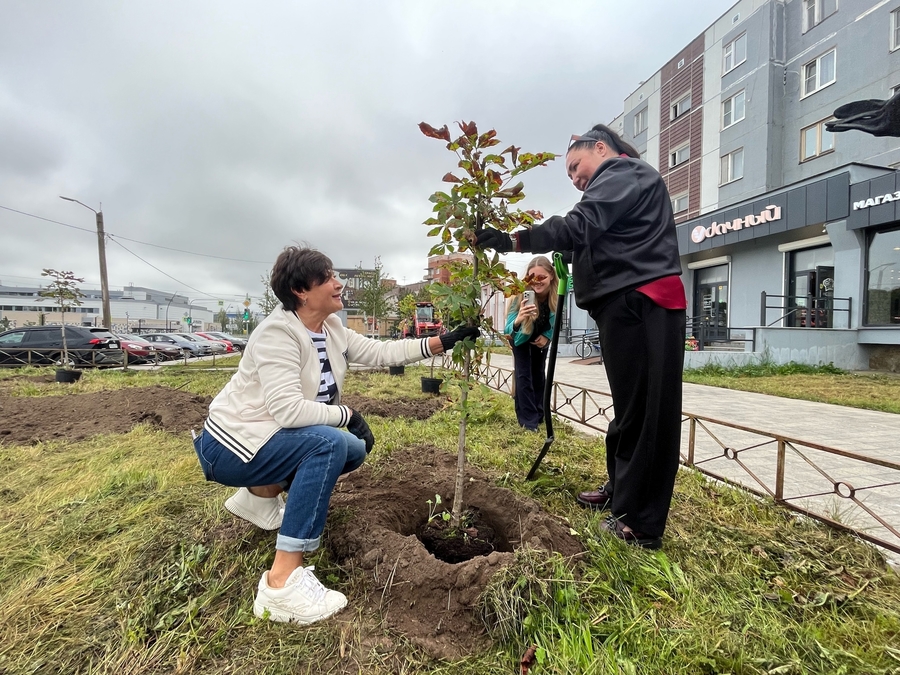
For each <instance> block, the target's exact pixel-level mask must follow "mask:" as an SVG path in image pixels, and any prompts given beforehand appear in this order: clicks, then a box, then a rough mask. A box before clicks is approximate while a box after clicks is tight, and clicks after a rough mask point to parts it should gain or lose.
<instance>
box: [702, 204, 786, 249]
mask: <svg viewBox="0 0 900 675" xmlns="http://www.w3.org/2000/svg"><path fill="white" fill-rule="evenodd" d="M776 220H781V207H780V206H774V205H772V206H767V207H766V208H765V209H764V210H763V211H761V212H760V213H759V215H753V214H752V213H751V214H750V215H748V216H744V217H743V218H735V219H734V220H731V221H727V222H724V223H717V222H713V223H712V225H710V226H709V227H703V226H702V225H698V226H697V227H695V228H694V229H693V230H691V241H693V242H694V243H695V244H699V243H700V242H701V241H703V240H704V239H709V238H710V237H715V236H718V235H720V234H726V233H728V232H736V231H737V230H742V229H744V228H745V227H753V226H754V225H762V224H763V223H772V222H774V221H776Z"/></svg>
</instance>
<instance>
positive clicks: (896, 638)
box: [0, 368, 900, 675]
mask: <svg viewBox="0 0 900 675" xmlns="http://www.w3.org/2000/svg"><path fill="white" fill-rule="evenodd" d="M0 372H2V371H0ZM426 373H427V369H426V368H407V372H406V375H405V376H403V377H392V376H389V375H387V374H380V373H374V374H373V373H353V374H351V376H350V377H349V379H348V382H347V387H346V389H347V391H348V392H352V393H359V394H364V395H367V396H373V397H378V398H397V397H406V396H418V395H421V394H419V393H418V389H419V376H420V375H423V374H426ZM223 378H225V379H227V373H226V374H223V373H219V372H204V371H196V370H193V369H191V370H190V371H181V372H168V371H164V372H147V373H125V374H123V373H115V372H91V373H86V375H85V378H83V379H84V380H86V381H85V382H80V383H78V384H77V385H75V386H76V387H84V389H82V390H81V391H92V390H97V389H103V388H116V387H124V386H146V385H148V384H160V385H162V386H182V387H184V388H188V387H189V388H190V390H191V391H196V392H197V393H207V394H209V393H214V391H215V390H217V388H219V387H221V385H222V383H223V381H224V379H223ZM2 380H3V381H2V382H0V385H3V391H8V390H9V389H10V388H12V389H15V390H16V391H17V392H18V395H46V394H47V393H48V392H47V391H44V390H41V388H40V387H38V388H36V389H35V390H34V391H31V392H26V391H24V390H22V389H19V387H20V385H18V384H16V380H11V379H10V378H9V377H8V376H7V377H5V378H2ZM47 389H53V387H52V386H48V387H47ZM67 391H70V392H72V393H74V392H76V391H79V390H77V389H74V388H72V389H67ZM475 398H476V399H477V401H478V406H477V408H476V411H475V414H474V417H473V419H472V421H471V423H470V427H469V439H470V442H469V458H470V461H472V462H473V463H475V464H477V465H479V466H480V467H482V468H484V469H485V470H486V471H488V472H489V474H490V475H492V476H493V477H494V479H495V481H496V483H497V484H498V485H503V486H506V487H509V488H511V489H513V490H516V491H518V492H521V493H523V494H527V495H530V496H532V497H534V498H535V499H537V500H539V501H540V502H541V504H542V505H543V506H544V508H546V509H547V510H549V511H551V512H553V513H555V514H558V515H559V516H561V517H564V518H567V519H568V520H569V523H570V525H571V527H572V528H573V529H574V530H575V531H576V532H578V533H579V535H580V537H581V539H582V541H583V542H584V544H585V547H586V551H585V553H584V554H582V555H581V556H580V557H579V558H578V559H577V560H575V561H564V560H562V559H561V558H560V557H559V556H555V555H551V554H546V553H538V552H534V551H529V550H523V551H519V552H518V553H517V555H516V559H515V562H514V563H513V565H511V566H510V567H509V568H507V569H506V570H505V571H504V572H503V573H502V574H500V575H498V576H497V577H495V579H494V580H493V583H492V584H491V586H490V587H489V589H488V591H487V592H486V593H485V594H484V596H483V598H482V601H481V612H482V614H483V618H484V621H485V623H486V625H487V626H488V627H489V629H490V635H491V637H492V638H493V641H492V646H491V647H490V648H489V649H488V650H487V652H485V653H483V654H474V655H472V656H470V657H468V658H466V659H463V660H462V661H460V662H456V663H441V662H434V661H432V660H430V659H428V658H427V657H426V656H424V655H423V654H422V653H421V652H420V651H418V650H416V649H414V648H413V647H411V646H410V645H409V644H408V643H406V642H405V641H404V640H403V638H402V636H398V635H393V634H389V633H387V632H385V630H384V629H383V627H382V626H381V625H380V624H379V622H378V617H376V616H368V615H365V614H363V613H362V612H360V611H359V610H358V609H354V606H355V603H354V595H355V594H357V597H358V586H359V581H358V579H357V578H356V577H355V573H354V572H353V570H349V569H340V568H338V567H337V566H336V565H335V564H334V562H333V561H331V560H328V558H327V555H326V554H325V553H319V554H317V555H316V556H314V557H313V558H312V559H311V560H310V562H311V563H313V564H315V565H316V568H317V573H320V574H322V575H323V578H325V579H327V583H329V584H331V585H332V586H333V587H335V588H338V589H340V590H343V591H345V592H347V593H348V595H349V597H350V607H349V608H348V609H347V610H345V618H346V619H349V620H347V621H335V622H325V623H324V624H321V625H317V626H313V627H310V628H298V627H294V626H285V625H276V624H270V623H268V622H264V621H259V620H256V619H255V618H254V617H253V616H252V611H251V606H252V597H253V592H254V590H255V586H256V583H257V581H258V578H259V574H260V573H261V571H262V570H263V569H265V568H266V567H267V565H268V564H269V563H270V562H271V556H272V542H273V540H274V536H273V535H272V534H271V533H264V532H255V531H249V530H246V529H245V528H235V527H233V523H234V521H233V519H232V517H231V516H230V515H229V514H227V513H226V512H225V511H224V510H223V509H222V507H221V504H222V501H223V499H224V498H225V497H226V496H227V495H228V494H229V493H230V490H228V489H227V488H223V487H219V486H216V485H214V484H210V483H206V482H204V481H203V479H202V476H201V474H200V471H199V468H198V466H197V461H196V457H195V456H194V453H193V450H192V448H191V446H190V443H189V439H188V438H187V436H186V435H185V434H181V435H173V434H168V433H165V432H161V431H156V430H153V429H150V428H148V427H137V428H135V429H134V430H133V431H131V432H130V433H128V434H124V435H115V436H102V437H95V438H93V439H90V440H88V441H82V442H78V443H67V442H53V443H46V444H39V445H34V446H13V447H3V446H0V551H3V555H2V556H0V589H2V590H0V673H4V674H5V673H10V674H13V673H15V674H18V673H23V674H24V673H42V674H43V673H50V674H53V673H129V674H143V673H204V674H206V673H211V674H219V673H221V674H223V675H224V674H225V673H267V674H269V673H273V674H279V673H285V674H286V673H329V672H340V673H359V672H365V673H373V674H377V675H380V674H382V673H383V674H387V673H405V674H412V673H442V674H444V673H446V674H447V675H450V674H453V675H456V674H469V675H482V674H483V675H488V674H491V675H492V674H494V673H503V672H509V673H512V672H518V661H519V659H520V657H521V655H522V654H523V653H524V651H525V649H526V648H527V647H528V646H530V645H536V646H537V647H538V659H539V663H538V665H536V666H535V667H534V668H533V669H532V671H531V672H532V673H533V675H541V674H543V673H560V674H561V673H571V674H576V673H577V674H586V673H641V674H666V675H668V674H673V673H684V674H691V675H694V674H696V673H710V674H712V673H735V674H737V673H747V674H749V673H752V674H762V673H773V674H774V673H797V674H799V673H822V674H825V673H829V674H832V673H846V674H850V673H900V647H898V645H900V579H898V577H897V575H896V574H895V573H893V572H891V571H890V570H888V569H885V567H884V565H883V563H882V562H881V559H880V558H879V556H878V554H877V553H876V552H875V551H874V550H873V549H872V548H870V547H868V546H865V545H863V544H861V543H860V542H858V541H856V540H854V539H853V538H851V537H849V536H846V535H843V534H840V533H837V532H835V531H833V530H830V529H828V528H826V527H824V526H820V525H818V524H816V523H814V522H812V521H809V520H806V519H799V518H796V517H794V516H792V515H790V514H789V513H788V512H786V511H784V510H782V509H779V508H777V507H775V506H774V505H772V504H771V503H769V502H766V501H761V500H758V499H756V498H754V497H752V496H750V495H748V494H745V493H743V492H741V491H738V490H734V489H731V488H728V487H725V486H722V485H718V484H714V483H711V482H709V481H707V480H706V479H704V478H703V477H702V476H700V475H698V474H695V473H692V472H689V471H686V470H683V471H681V472H679V478H678V485H677V488H676V494H675V499H674V502H673V506H672V513H671V516H670V520H669V527H668V530H667V536H666V540H665V549H664V551H662V552H647V551H641V550H636V549H633V548H629V547H627V546H625V545H623V544H620V543H619V542H617V541H613V540H611V539H608V538H606V537H602V536H599V535H597V534H595V533H596V531H597V527H598V525H599V522H600V517H599V516H598V515H595V514H592V513H590V512H587V511H583V510H581V509H578V508H576V507H575V506H574V505H573V500H572V498H571V497H572V494H573V493H574V492H575V491H577V490H580V489H584V488H585V487H586V486H590V485H596V484H597V483H598V482H599V481H600V480H601V479H602V477H603V465H604V461H603V453H602V443H600V442H599V441H598V440H597V439H595V438H588V437H584V436H581V435H578V434H575V433H573V432H571V431H569V430H568V429H567V428H566V427H565V426H564V425H562V424H560V425H557V432H558V433H557V438H556V441H555V443H554V445H553V447H552V448H551V450H550V452H549V454H548V456H547V458H546V460H545V462H544V465H543V469H544V471H543V474H542V476H541V477H540V479H539V480H537V481H534V482H530V483H525V482H524V481H523V476H524V475H525V473H526V472H527V470H528V468H529V466H530V464H531V462H532V461H533V459H534V456H535V455H536V453H537V451H538V450H539V449H540V446H541V445H542V443H543V438H542V437H540V435H538V434H533V433H529V432H525V431H523V430H521V429H519V428H518V426H517V425H516V422H515V416H514V413H513V410H512V404H511V402H510V400H509V399H508V397H505V396H501V395H498V394H495V393H493V392H489V391H485V390H483V389H481V388H479V389H478V390H477V391H476V393H475ZM368 421H369V422H370V424H371V426H372V428H373V431H374V433H375V436H376V438H377V439H378V444H377V446H376V448H375V450H374V451H373V453H372V455H371V456H370V458H369V461H370V462H371V463H373V464H374V465H375V466H376V467H377V465H378V464H379V463H380V462H383V461H384V460H385V458H387V457H388V456H389V455H390V454H391V453H392V452H394V451H395V450H397V449H399V448H403V447H407V446H409V445H412V444H418V443H420V442H421V441H422V438H423V436H427V438H428V440H429V442H430V443H433V444H434V445H436V446H438V447H439V448H442V449H445V450H446V451H447V452H455V448H456V440H457V439H456V434H457V423H456V418H455V416H454V413H453V412H452V411H451V410H448V411H444V412H441V413H439V414H438V415H436V416H434V417H433V418H432V419H431V420H429V421H427V422H417V421H411V420H403V419H397V420H384V419H380V418H377V417H372V418H371V419H369V420H368ZM422 506H423V509H427V505H425V504H423V505H422ZM326 536H327V532H326ZM357 606H358V605H357Z"/></svg>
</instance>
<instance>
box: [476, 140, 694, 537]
mask: <svg viewBox="0 0 900 675" xmlns="http://www.w3.org/2000/svg"><path fill="white" fill-rule="evenodd" d="M566 172H567V174H568V176H569V179H570V180H571V181H572V183H573V184H574V185H575V188H576V189H578V190H579V191H580V192H582V193H583V195H582V198H581V201H580V202H579V203H578V204H576V205H575V207H574V208H573V209H572V210H571V211H570V212H569V213H568V214H566V215H565V216H552V217H550V218H548V219H547V220H545V221H544V222H543V223H542V224H540V225H536V226H534V227H533V228H531V229H525V230H518V231H516V232H514V233H512V234H507V233H505V232H501V231H500V230H495V229H485V230H484V231H482V232H480V233H479V234H478V235H477V237H475V239H474V243H475V245H476V246H478V247H479V248H490V249H493V250H496V251H499V252H507V251H534V252H543V251H550V250H557V251H572V255H573V261H572V277H573V282H574V286H575V303H576V304H577V305H578V306H579V307H582V308H584V309H586V310H587V311H588V313H589V314H590V315H591V318H593V319H594V321H596V323H597V328H598V330H599V339H600V345H601V348H602V350H603V356H604V360H605V367H606V373H607V376H608V378H609V386H610V389H611V393H612V397H613V407H614V409H615V418H614V419H613V421H612V422H611V423H610V425H609V429H608V431H607V435H606V467H607V472H608V474H609V480H608V481H607V483H606V484H605V485H603V486H601V487H599V488H597V489H596V490H590V491H587V492H582V493H581V494H579V495H578V498H577V499H578V502H579V503H580V504H581V505H583V506H586V507H589V508H593V509H597V510H601V511H602V510H609V511H610V512H611V516H610V517H608V518H607V519H606V521H605V522H604V523H603V525H602V526H601V527H602V529H603V530H604V531H605V532H607V533H609V534H611V535H613V536H615V537H618V538H619V539H622V540H623V541H625V542H627V543H629V544H634V545H637V546H642V547H646V548H659V547H660V546H661V545H662V535H663V532H664V530H665V525H666V519H667V518H668V514H669V506H670V503H671V500H672V493H673V490H674V486H675V474H676V472H677V470H678V463H679V449H680V444H681V374H682V368H683V364H684V334H685V323H686V316H685V309H686V308H687V301H686V299H685V294H684V286H683V285H682V282H681V262H680V259H679V256H678V242H677V240H676V237H675V220H674V217H673V214H672V202H671V199H670V197H669V193H668V191H667V189H666V185H665V183H664V181H663V179H662V177H661V176H660V175H659V173H658V172H657V171H656V170H655V169H654V168H653V167H651V166H650V165H649V164H647V163H646V162H643V161H641V160H640V158H639V153H638V152H637V151H636V150H635V149H634V148H633V147H632V146H631V145H629V144H628V143H626V142H625V141H624V140H622V139H621V138H620V137H619V136H618V134H616V133H615V132H614V131H613V130H612V129H610V128H609V127H607V126H605V125H602V124H598V125H595V126H594V127H593V128H592V129H590V130H589V131H588V132H586V133H584V134H581V135H579V136H572V138H571V140H570V143H569V148H568V151H567V153H566Z"/></svg>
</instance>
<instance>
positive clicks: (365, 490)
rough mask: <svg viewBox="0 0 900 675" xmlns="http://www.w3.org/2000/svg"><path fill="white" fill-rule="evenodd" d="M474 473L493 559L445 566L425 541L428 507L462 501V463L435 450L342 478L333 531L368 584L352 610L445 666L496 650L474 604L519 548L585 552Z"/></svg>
mask: <svg viewBox="0 0 900 675" xmlns="http://www.w3.org/2000/svg"><path fill="white" fill-rule="evenodd" d="M467 476H468V478H469V480H468V482H467V484H466V492H465V501H466V504H467V505H469V506H474V507H477V508H478V509H479V510H480V511H481V513H482V515H483V516H484V517H485V518H486V520H488V521H489V522H490V524H491V525H492V527H493V528H494V529H495V530H496V533H497V549H498V550H496V551H495V552H493V553H491V554H489V555H487V556H480V557H477V558H474V559H472V560H468V561H465V562H461V563H456V564H450V563H445V562H442V561H440V560H438V559H437V558H435V557H434V556H433V555H431V554H430V553H429V552H428V551H427V550H426V549H425V547H424V545H423V544H422V543H421V542H420V541H419V539H418V538H417V537H416V534H415V533H416V531H417V530H418V528H419V527H420V526H421V525H422V524H423V523H425V521H426V520H427V519H428V515H429V505H428V504H427V501H428V500H432V501H434V496H435V494H439V495H441V499H442V502H443V503H442V504H441V505H440V506H439V507H438V511H439V512H440V510H442V509H443V508H444V507H446V508H447V509H448V510H449V508H450V506H451V504H452V501H453V492H454V483H455V477H456V457H455V456H451V455H450V454H448V453H446V452H443V451H441V450H438V449H435V448H432V447H428V446H420V447H416V448H411V449H407V450H403V451H400V452H397V453H395V454H394V455H392V456H391V457H390V458H389V459H388V460H386V462H385V463H382V464H379V465H378V466H377V467H376V468H374V469H373V468H372V467H371V466H369V465H364V466H363V467H362V468H360V469H359V470H357V471H355V472H354V473H352V474H350V475H348V476H346V477H345V478H343V479H342V480H340V481H338V484H337V487H336V488H335V493H334V495H333V496H332V499H331V509H330V514H329V521H328V527H327V528H326V536H327V545H328V547H329V549H330V550H331V552H332V554H333V555H334V557H335V558H336V559H337V560H338V561H340V562H341V563H343V564H345V565H346V566H348V567H350V568H354V569H356V570H357V571H358V573H359V576H360V577H361V579H362V583H361V585H362V586H363V587H364V588H365V591H366V593H365V597H364V598H353V597H351V598H350V601H351V603H359V604H360V605H363V606H364V607H365V608H366V609H368V610H372V611H377V612H379V613H380V614H381V615H382V616H383V618H384V620H385V622H386V623H387V625H389V626H390V627H391V628H392V629H394V630H396V631H397V632H399V633H401V634H403V635H404V636H405V637H407V638H408V639H409V640H411V641H412V642H413V643H415V644H417V645H418V646H420V647H421V648H423V649H424V650H425V651H426V652H427V653H428V654H430V655H431V656H433V657H435V658H441V659H457V658H460V657H462V656H464V655H466V654H468V653H471V652H473V651H479V650H481V649H483V648H485V647H486V646H487V642H486V636H485V631H484V627H483V626H482V624H481V622H480V621H479V619H478V617H477V615H476V611H475V603H476V601H477V599H478V596H479V595H480V594H481V593H482V592H483V591H484V589H485V587H486V585H487V583H488V581H489V580H490V579H491V577H492V576H493V575H494V573H496V572H497V571H498V570H499V569H500V568H501V567H503V566H504V565H506V564H508V563H509V562H511V560H512V558H513V553H512V551H514V550H515V549H516V548H518V547H520V546H529V547H531V548H537V549H543V550H547V551H558V552H559V553H562V554H563V555H565V556H569V555H574V554H576V553H578V552H580V551H581V550H582V548H581V545H580V544H579V542H578V540H576V539H575V538H574V537H573V536H572V535H571V534H570V531H569V527H568V525H566V524H565V523H564V522H562V521H561V520H559V519H558V518H556V517H554V516H551V515H550V514H548V513H546V512H544V511H543V510H542V509H541V507H540V506H539V505H538V503H537V502H535V501H534V500H531V499H528V498H526V497H523V496H521V495H517V494H516V493H514V492H512V491H510V490H507V489H505V488H499V487H496V486H495V485H493V484H492V483H491V481H490V479H489V477H488V476H487V475H486V474H484V473H483V472H481V471H480V470H478V469H477V468H475V467H472V466H469V467H468V468H467Z"/></svg>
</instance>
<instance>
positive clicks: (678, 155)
mask: <svg viewBox="0 0 900 675" xmlns="http://www.w3.org/2000/svg"><path fill="white" fill-rule="evenodd" d="M690 158H691V146H690V144H688V145H682V146H681V147H680V148H675V149H674V150H672V152H670V153H669V166H678V165H679V164H684V163H685V162H686V161H688V160H689V159H690Z"/></svg>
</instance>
